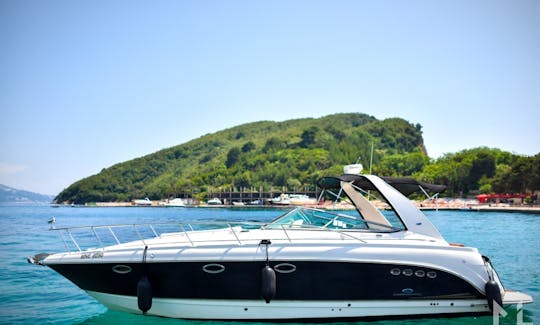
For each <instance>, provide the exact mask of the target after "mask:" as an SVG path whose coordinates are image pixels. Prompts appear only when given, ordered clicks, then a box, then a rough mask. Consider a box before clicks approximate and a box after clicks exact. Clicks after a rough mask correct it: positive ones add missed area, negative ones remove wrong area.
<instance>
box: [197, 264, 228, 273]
mask: <svg viewBox="0 0 540 325" xmlns="http://www.w3.org/2000/svg"><path fill="white" fill-rule="evenodd" d="M202 270H203V271H204V272H206V273H210V274H217V273H221V272H223V271H225V266H223V265H221V264H214V263H212V264H206V265H205V266H203V267H202Z"/></svg>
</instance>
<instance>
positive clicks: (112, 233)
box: [107, 226, 120, 244]
mask: <svg viewBox="0 0 540 325" xmlns="http://www.w3.org/2000/svg"><path fill="white" fill-rule="evenodd" d="M107 228H108V229H109V232H110V233H111V235H112V236H113V237H114V240H116V243H117V244H120V241H119V240H118V237H116V235H115V234H114V231H113V230H112V229H111V226H107Z"/></svg>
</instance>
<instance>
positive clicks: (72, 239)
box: [67, 229, 82, 252]
mask: <svg viewBox="0 0 540 325" xmlns="http://www.w3.org/2000/svg"><path fill="white" fill-rule="evenodd" d="M67 233H68V235H69V238H71V241H72V242H73V244H75V246H76V247H77V249H78V250H79V252H80V251H82V250H81V248H80V247H79V244H77V241H76V240H75V238H73V236H72V235H71V231H69V229H68V230H67Z"/></svg>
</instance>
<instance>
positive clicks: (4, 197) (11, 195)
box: [0, 184, 54, 203]
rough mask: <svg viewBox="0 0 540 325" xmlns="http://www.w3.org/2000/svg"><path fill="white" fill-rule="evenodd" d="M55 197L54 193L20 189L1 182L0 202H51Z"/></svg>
mask: <svg viewBox="0 0 540 325" xmlns="http://www.w3.org/2000/svg"><path fill="white" fill-rule="evenodd" d="M53 199H54V196H52V195H44V194H38V193H34V192H29V191H23V190H18V189H15V188H12V187H9V186H5V185H2V184H0V203H50V202H51V201H52V200H53Z"/></svg>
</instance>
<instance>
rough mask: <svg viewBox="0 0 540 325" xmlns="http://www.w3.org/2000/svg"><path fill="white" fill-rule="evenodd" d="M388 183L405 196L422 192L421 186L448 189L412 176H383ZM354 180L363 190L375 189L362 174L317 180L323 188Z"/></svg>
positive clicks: (429, 188)
mask: <svg viewBox="0 0 540 325" xmlns="http://www.w3.org/2000/svg"><path fill="white" fill-rule="evenodd" d="M381 178H382V179H383V180H384V181H385V182H386V183H388V184H390V185H392V187H394V188H395V189H396V190H398V191H399V192H401V194H403V195H405V196H409V195H411V194H412V193H414V192H420V191H421V190H420V186H421V187H422V188H423V189H424V190H425V191H427V192H434V193H441V192H444V190H445V189H446V186H445V185H435V184H430V183H425V182H420V181H417V180H415V179H414V178H410V177H381ZM341 181H344V182H353V185H354V186H357V187H359V188H362V189H363V190H366V191H369V190H375V189H376V188H375V187H374V186H373V184H372V183H371V182H370V181H369V180H368V179H367V178H365V177H364V176H362V175H353V174H343V175H341V176H333V177H323V178H321V179H319V181H318V182H317V186H319V187H320V188H323V189H339V188H340V182H341Z"/></svg>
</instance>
